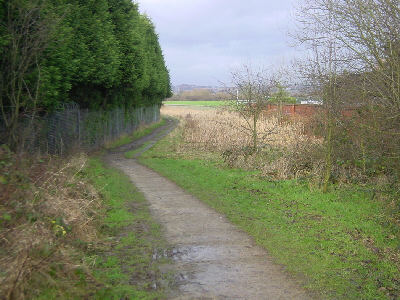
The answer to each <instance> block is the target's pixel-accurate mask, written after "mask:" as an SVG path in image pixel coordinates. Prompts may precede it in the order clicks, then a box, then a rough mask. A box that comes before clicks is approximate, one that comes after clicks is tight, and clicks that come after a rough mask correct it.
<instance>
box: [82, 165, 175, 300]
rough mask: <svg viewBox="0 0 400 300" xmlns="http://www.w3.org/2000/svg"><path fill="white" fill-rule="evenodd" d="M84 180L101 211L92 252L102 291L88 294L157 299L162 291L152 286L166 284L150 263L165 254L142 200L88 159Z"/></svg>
mask: <svg viewBox="0 0 400 300" xmlns="http://www.w3.org/2000/svg"><path fill="white" fill-rule="evenodd" d="M85 176H86V177H88V178H89V179H90V180H91V182H92V183H93V184H94V186H95V188H96V189H97V190H99V191H100V192H101V195H102V197H103V200H104V204H105V206H106V208H107V209H106V211H105V212H104V213H105V215H104V217H103V218H101V222H100V224H99V227H100V228H101V231H102V234H103V239H104V241H105V245H106V246H105V248H104V249H102V251H101V253H98V251H95V252H94V253H93V256H94V257H90V256H89V257H87V259H89V260H91V261H94V262H95V267H94V274H95V277H96V278H97V280H99V281H100V282H102V283H104V286H103V287H102V288H100V289H98V290H97V291H94V292H93V295H92V297H93V298H94V299H160V298H164V297H165V296H164V294H163V293H164V290H165V288H166V286H164V287H161V288H158V289H157V290H153V289H152V285H153V284H154V283H156V284H157V285H158V284H159V281H161V282H168V280H169V278H167V277H165V275H162V274H161V272H160V271H159V266H160V264H161V263H163V261H160V260H153V257H152V255H153V253H155V251H159V250H158V249H165V247H166V243H165V240H164V239H163V236H162V234H161V230H160V225H159V224H157V223H156V222H154V221H153V220H152V217H151V215H150V212H149V208H148V204H147V202H146V200H145V198H144V196H143V195H142V194H141V193H140V192H138V190H137V189H136V188H135V187H134V186H133V185H132V183H131V181H130V180H129V178H128V177H127V176H125V175H124V174H122V173H121V172H119V171H118V170H115V169H111V168H106V167H105V166H104V165H103V163H102V162H101V160H100V159H97V158H92V159H90V161H89V166H88V167H87V168H86V170H85Z"/></svg>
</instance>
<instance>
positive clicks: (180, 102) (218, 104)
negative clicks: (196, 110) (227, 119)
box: [163, 101, 227, 106]
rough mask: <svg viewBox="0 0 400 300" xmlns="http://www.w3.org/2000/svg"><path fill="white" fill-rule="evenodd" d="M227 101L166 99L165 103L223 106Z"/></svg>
mask: <svg viewBox="0 0 400 300" xmlns="http://www.w3.org/2000/svg"><path fill="white" fill-rule="evenodd" d="M226 103H227V101H164V102H163V104H164V105H186V106H222V105H225V104H226Z"/></svg>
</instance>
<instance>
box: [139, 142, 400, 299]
mask: <svg viewBox="0 0 400 300" xmlns="http://www.w3.org/2000/svg"><path fill="white" fill-rule="evenodd" d="M174 145H176V141H173V140H171V139H170V138H169V139H164V140H162V141H160V142H159V143H158V144H157V145H156V146H155V147H153V148H152V149H150V150H149V151H147V152H145V154H144V155H143V156H142V157H141V158H140V159H139V160H140V162H142V163H143V164H145V165H147V166H149V167H150V168H152V169H154V170H156V171H158V172H159V173H160V174H162V175H164V176H166V177H167V178H169V179H171V180H173V181H175V182H176V183H177V184H178V185H180V186H181V187H182V188H184V189H185V190H187V191H188V192H190V193H192V194H193V195H195V196H197V197H198V198H199V199H201V200H203V201H204V202H206V203H207V204H208V205H210V206H211V207H213V208H214V209H216V210H217V211H219V212H221V213H223V214H225V215H226V216H227V217H228V218H229V219H230V220H231V221H232V222H233V223H234V224H236V225H238V226H239V227H240V228H242V229H243V230H245V231H247V232H248V233H249V234H250V235H251V236H252V237H253V238H254V239H255V241H256V242H257V243H258V244H259V245H261V246H263V247H264V248H266V249H267V250H268V252H269V253H270V254H271V255H272V256H273V257H274V258H275V260H276V262H277V263H280V264H283V265H285V266H287V270H288V271H289V272H291V273H292V274H295V275H297V276H298V277H299V278H304V285H305V287H306V288H308V289H310V290H312V291H315V292H317V293H319V294H320V296H321V297H322V298H332V299H339V298H340V299H396V298H397V297H398V296H399V295H400V271H399V266H400V262H399V260H400V257H399V248H400V238H399V236H400V235H399V227H398V225H396V224H395V223H394V222H393V220H391V219H390V215H389V214H387V212H386V207H385V202H384V201H379V200H377V199H374V197H373V194H372V193H371V192H370V191H369V190H368V188H367V187H356V186H347V187H343V186H342V187H339V186H334V187H332V189H331V190H330V191H329V192H328V193H326V194H323V193H321V191H320V190H318V189H312V188H311V187H310V185H309V184H308V183H307V182H306V181H298V180H297V181H296V180H284V181H269V180H268V179H267V178H265V177H261V176H260V175H259V174H258V173H257V172H251V171H244V170H241V169H229V168H226V167H223V165H222V164H221V163H220V162H219V161H213V160H209V159H193V158H190V157H189V158H188V157H185V155H182V154H177V152H176V151H175V150H176V149H175V150H174Z"/></svg>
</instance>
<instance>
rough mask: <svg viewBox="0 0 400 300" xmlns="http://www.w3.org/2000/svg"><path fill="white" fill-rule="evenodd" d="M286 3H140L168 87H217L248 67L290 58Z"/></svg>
mask: <svg viewBox="0 0 400 300" xmlns="http://www.w3.org/2000/svg"><path fill="white" fill-rule="evenodd" d="M291 2H292V0H280V1H266V0H264V1H263V0H246V1H243V0H191V1H188V0H141V1H139V8H140V10H141V11H142V12H144V13H146V14H148V15H149V16H150V18H151V19H152V20H153V22H154V24H155V26H156V30H157V32H158V33H159V37H160V43H161V47H162V49H163V52H164V56H165V59H166V62H167V65H168V68H169V69H170V72H171V77H172V81H173V84H181V83H197V84H212V85H214V84H218V82H219V81H222V82H227V81H228V80H229V77H230V76H229V74H230V70H231V69H232V68H233V67H235V66H237V65H240V64H242V63H245V62H248V61H256V62H263V63H264V64H273V63H274V62H277V61H281V60H282V58H283V57H284V56H288V57H290V56H292V54H293V50H292V49H290V48H289V46H288V45H287V38H286V32H287V31H288V30H289V28H290V27H291V26H292V24H293V22H292V21H291V17H290V14H291V8H292V3H291Z"/></svg>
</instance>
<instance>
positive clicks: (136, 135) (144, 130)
mask: <svg viewBox="0 0 400 300" xmlns="http://www.w3.org/2000/svg"><path fill="white" fill-rule="evenodd" d="M166 121H167V120H166V119H164V118H163V119H161V121H160V122H157V123H153V124H151V125H147V126H143V127H141V128H139V129H138V130H135V131H134V132H133V133H132V134H130V135H123V136H121V137H120V138H119V139H117V140H115V141H113V142H111V143H109V144H106V146H105V148H106V149H113V148H118V147H120V146H123V145H126V144H129V143H131V142H133V141H135V140H138V139H140V138H141V137H144V136H146V135H148V134H150V133H151V132H152V131H153V130H155V129H157V128H159V127H161V126H164V125H165V124H166Z"/></svg>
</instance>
